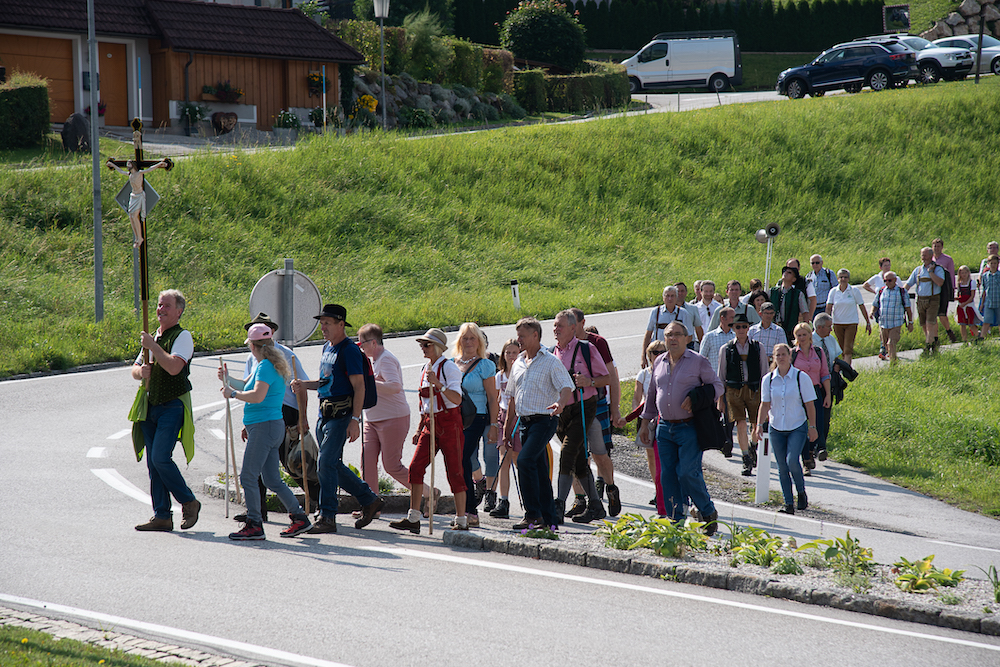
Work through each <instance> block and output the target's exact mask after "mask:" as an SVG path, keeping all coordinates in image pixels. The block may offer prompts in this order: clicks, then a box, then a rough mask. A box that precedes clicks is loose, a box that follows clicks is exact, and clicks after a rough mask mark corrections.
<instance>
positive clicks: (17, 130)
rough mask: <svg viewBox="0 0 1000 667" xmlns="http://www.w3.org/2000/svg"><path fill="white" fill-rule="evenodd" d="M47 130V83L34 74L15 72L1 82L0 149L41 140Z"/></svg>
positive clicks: (26, 144)
mask: <svg viewBox="0 0 1000 667" xmlns="http://www.w3.org/2000/svg"><path fill="white" fill-rule="evenodd" d="M48 131H49V87H48V82H47V81H46V80H45V79H42V78H40V77H38V76H35V75H34V74H27V73H24V72H14V73H12V74H11V75H10V76H9V77H8V79H7V82H6V83H4V84H0V149H7V148H21V147H24V146H31V145H33V144H37V143H40V142H41V141H42V140H43V139H44V137H45V135H46V134H47V133H48Z"/></svg>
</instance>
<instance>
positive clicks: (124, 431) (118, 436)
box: [108, 426, 132, 440]
mask: <svg viewBox="0 0 1000 667" xmlns="http://www.w3.org/2000/svg"><path fill="white" fill-rule="evenodd" d="M130 433H132V427H131V426H130V427H128V428H126V429H122V430H121V431H118V432H117V433H112V434H111V435H109V436H108V440H121V439H122V438H124V437H125V436H126V435H129V434H130Z"/></svg>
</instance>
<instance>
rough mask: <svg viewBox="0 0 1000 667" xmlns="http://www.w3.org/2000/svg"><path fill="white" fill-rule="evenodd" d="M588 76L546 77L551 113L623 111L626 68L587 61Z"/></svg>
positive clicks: (625, 98)
mask: <svg viewBox="0 0 1000 667" xmlns="http://www.w3.org/2000/svg"><path fill="white" fill-rule="evenodd" d="M587 64H588V65H589V67H590V69H591V70H593V71H591V72H588V73H582V74H570V75H567V76H548V77H545V84H546V93H547V96H548V100H549V110H550V111H583V110H589V109H598V108H600V109H608V108H615V107H622V106H624V105H626V104H627V103H628V100H629V92H628V77H627V76H626V75H625V68H624V67H622V66H621V65H618V64H614V63H599V62H596V61H588V63H587Z"/></svg>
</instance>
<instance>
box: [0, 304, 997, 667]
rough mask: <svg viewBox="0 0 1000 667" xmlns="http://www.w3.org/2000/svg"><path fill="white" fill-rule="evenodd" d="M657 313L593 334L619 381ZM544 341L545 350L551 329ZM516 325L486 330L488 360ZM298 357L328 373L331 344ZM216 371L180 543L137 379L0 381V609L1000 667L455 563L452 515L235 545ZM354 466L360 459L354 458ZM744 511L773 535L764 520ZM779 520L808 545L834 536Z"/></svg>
mask: <svg viewBox="0 0 1000 667" xmlns="http://www.w3.org/2000/svg"><path fill="white" fill-rule="evenodd" d="M647 312H648V311H646V309H641V310H637V311H628V312H623V313H611V314H601V315H595V316H592V317H591V318H590V320H589V321H590V323H593V324H596V325H597V326H598V327H599V328H600V329H601V331H602V332H603V333H605V334H606V335H607V336H608V337H609V339H610V341H611V344H612V346H613V350H614V352H615V354H616V358H617V359H618V361H619V366H620V368H621V372H622V375H623V376H629V375H631V374H634V373H635V372H636V371H637V370H638V359H639V355H638V349H639V345H640V343H641V332H642V330H643V327H644V324H645V321H646V313H647ZM355 324H360V322H355ZM544 330H545V336H544V340H546V341H551V340H552V338H551V324H550V323H545V324H544ZM512 331H513V327H510V326H506V327H491V328H490V329H489V330H488V332H489V336H490V340H491V341H492V344H493V346H494V347H498V346H499V344H500V343H501V342H502V341H503V340H504V339H505V338H506V337H507V336H509V335H510V334H511V333H512ZM453 337H454V335H452V338H453ZM387 343H388V345H387V346H388V347H389V349H391V350H393V351H394V352H395V353H396V354H397V356H398V357H399V358H400V360H401V362H402V364H403V366H404V369H405V371H404V372H405V374H406V378H405V384H406V386H407V387H408V388H411V389H412V388H413V387H415V386H416V380H417V373H418V372H419V365H420V359H421V357H420V352H419V347H418V346H417V344H416V343H415V342H414V340H413V339H412V338H396V339H389V340H388V341H387ZM300 353H301V355H302V356H303V361H304V364H305V366H306V368H307V369H310V370H312V369H315V368H318V358H319V348H318V347H315V346H307V347H303V348H300ZM242 357H243V355H233V356H230V357H228V359H229V360H230V363H231V364H237V363H238V362H239V361H241V360H242ZM217 365H218V361H217V358H215V357H198V358H196V359H195V360H194V361H193V363H192V382H193V384H194V391H193V395H192V398H193V405H194V406H195V414H196V424H197V436H196V443H197V454H196V456H195V458H194V461H193V462H192V464H191V466H190V467H188V468H185V467H184V466H183V457H182V455H181V454H180V450H179V448H178V450H177V453H176V456H175V458H176V459H177V460H178V461H179V462H180V464H181V469H182V471H183V473H184V475H185V477H186V479H187V480H188V482H189V484H191V486H192V488H194V489H195V491H196V493H198V495H199V497H200V498H201V500H202V502H203V503H204V508H203V510H202V515H201V519H200V521H199V523H198V525H197V526H196V527H195V528H194V529H192V530H191V531H186V532H183V533H182V532H180V531H177V532H174V533H171V534H140V533H137V532H135V531H134V530H133V526H134V525H135V524H137V523H141V522H143V521H144V520H145V519H146V518H147V517H148V516H149V515H150V508H149V504H148V498H147V497H146V496H145V494H146V493H147V492H148V479H147V476H146V469H145V465H144V464H138V463H136V461H135V458H134V455H133V454H132V451H131V443H130V440H129V438H128V435H127V432H128V428H129V424H128V422H127V421H126V414H127V412H128V408H129V406H130V404H131V401H132V398H133V396H134V393H135V388H136V387H135V383H134V382H133V381H132V380H131V378H130V377H129V375H128V370H127V369H126V368H115V369H110V370H103V371H97V372H88V373H73V374H66V375H57V376H51V377H45V378H38V379H31V380H20V381H8V382H2V383H0V414H2V415H3V423H4V426H5V429H4V433H5V436H6V437H5V438H4V439H3V440H2V442H0V453H2V460H3V461H4V465H3V466H2V467H0V489H2V490H3V491H2V493H3V499H4V501H5V502H4V507H5V510H4V514H3V520H2V521H0V603H3V604H8V605H11V606H18V605H19V604H20V605H28V604H31V603H29V602H27V601H29V600H31V601H40V602H44V603H52V604H58V605H66V606H69V607H73V608H75V609H76V610H77V611H74V612H64V613H65V614H66V615H67V616H71V617H72V616H76V617H80V618H85V617H86V615H87V613H90V612H94V613H100V614H111V615H115V616H117V617H120V620H119V621H117V622H116V623H115V624H114V625H117V626H120V629H122V630H127V629H130V628H131V629H133V630H135V629H136V627H137V624H138V623H140V622H141V623H142V624H145V625H142V626H141V627H138V630H139V631H140V632H141V633H142V634H145V635H149V636H151V637H156V638H161V639H163V640H165V641H168V642H172V643H178V644H185V645H200V646H203V647H205V648H206V649H210V650H216V651H225V652H229V653H232V654H236V655H241V656H246V657H248V658H251V659H255V660H262V661H267V662H273V663H275V664H332V663H341V664H348V665H359V666H360V665H385V664H414V665H421V664H429V663H432V662H433V663H434V664H439V665H466V664H469V663H470V662H473V663H477V662H478V663H485V664H515V663H517V664H525V665H536V664H537V665H553V664H581V663H589V662H594V661H599V662H611V661H613V662H617V663H620V664H629V665H631V664H636V665H664V664H670V665H727V666H731V665H750V664H760V663H762V662H764V661H766V662H768V663H772V664H790V663H792V662H800V661H801V662H803V663H805V664H815V665H843V664H879V665H884V666H889V665H900V666H905V667H914V666H916V665H935V666H936V665H942V664H966V665H996V664H1000V639H998V638H992V637H984V636H981V635H968V634H964V633H961V632H957V631H951V630H946V629H940V628H932V627H927V626H912V625H908V624H906V623H902V622H898V621H892V620H888V619H880V618H872V617H867V616H861V615H856V614H851V613H849V612H842V611H838V610H831V609H824V608H817V607H808V606H802V605H798V604H795V603H791V602H787V601H781V600H768V599H764V598H758V597H751V596H744V595H741V594H736V593H730V592H726V591H717V590H709V589H701V588H694V587H688V586H684V585H680V584H674V583H671V582H665V581H655V580H648V579H637V578H635V577H630V576H627V575H619V574H615V573H607V572H600V571H594V570H589V569H588V570H581V569H577V568H574V567H571V566H566V565H561V564H557V563H551V562H540V561H530V560H525V559H520V558H515V557H508V556H505V555H501V554H493V553H480V552H476V553H472V552H464V551H461V550H452V549H450V548H447V547H444V546H442V544H441V541H440V539H441V538H440V532H441V531H443V530H445V529H446V523H445V521H439V522H438V524H437V526H436V528H435V535H434V536H433V537H430V536H428V535H426V530H425V533H424V534H423V535H421V536H411V535H409V534H399V533H397V532H395V531H392V530H391V529H389V528H388V526H387V520H386V518H383V519H382V520H378V521H376V522H374V523H373V524H372V525H371V526H369V527H368V528H366V529H364V530H360V531H357V530H354V528H353V526H352V525H351V522H350V520H349V519H347V518H346V517H342V518H341V521H340V524H341V532H340V533H339V534H337V535H324V536H309V537H306V538H303V539H293V540H282V539H280V538H278V537H277V532H278V531H279V530H280V528H281V527H282V526H281V525H280V524H277V523H272V524H268V525H267V527H266V530H267V532H268V537H269V539H268V540H267V541H266V542H261V543H242V544H236V543H232V542H231V541H230V540H228V538H227V537H226V536H227V534H228V532H230V531H231V530H233V529H234V528H235V526H236V524H234V522H233V521H232V520H227V519H225V518H224V516H223V515H224V507H223V504H224V503H223V501H222V500H218V499H209V498H206V497H205V496H204V495H203V494H201V493H200V488H201V483H202V481H203V480H204V479H205V478H206V477H208V476H210V475H213V474H216V473H219V472H221V471H222V469H223V456H224V454H223V451H224V450H223V449H222V442H223V441H222V439H221V429H222V428H224V427H223V420H222V418H221V415H220V410H221V408H222V407H223V403H222V402H221V401H220V398H219V392H218V381H217V380H216V378H215V369H216V367H217ZM408 395H409V396H410V398H411V403H414V400H413V399H414V394H413V392H412V391H410V392H409V393H408ZM312 405H313V407H315V398H314V399H313V403H312ZM235 416H236V418H237V419H239V417H240V412H239V411H238V410H237V412H236V415H235ZM411 453H412V449H411V448H409V447H408V448H407V450H406V451H405V452H404V459H405V460H408V458H409V456H410V455H411ZM358 454H359V448H358V447H357V446H356V445H354V446H352V447H349V448H348V450H347V453H346V457H345V458H346V459H347V460H350V461H355V462H356V461H357V460H358ZM722 465H725V462H722ZM814 479H815V478H814ZM833 481H836V480H833ZM441 483H443V480H442V482H441ZM811 483H812V482H811ZM619 484H620V486H621V488H622V496H623V500H624V501H625V504H626V511H644V512H645V511H648V506H647V505H646V504H645V502H646V500H647V499H648V498H649V488H648V483H640V482H638V481H635V482H632V481H629V480H622V479H620V480H619ZM774 488H776V487H774ZM867 492H868V491H866V493H867ZM873 493H874V492H873ZM811 494H812V491H811ZM873 502H874V501H873ZM727 511H729V510H728V508H727ZM731 511H732V512H734V513H737V512H741V513H744V514H745V515H746V516H748V517H750V519H752V520H753V521H754V522H755V523H758V524H760V523H762V519H761V516H759V515H756V514H754V512H757V510H754V509H753V508H750V509H749V510H748V511H747V512H744V510H738V509H736V508H734V509H732V510H731ZM176 514H177V516H178V517H179V511H178V512H176ZM767 515H768V517H773V514H772V513H767ZM279 518H280V517H279ZM750 519H748V520H750ZM792 519H793V518H788V520H792ZM813 523H814V524H815V523H816V522H813ZM783 525H784V528H785V529H787V530H788V531H790V532H793V533H801V534H803V535H805V534H809V533H812V534H818V532H822V531H823V530H825V531H826V534H830V533H831V532H833V531H835V530H836V529H835V528H833V527H830V526H827V527H825V529H824V527H823V526H821V525H820V526H815V525H810V524H808V523H806V522H800V523H798V524H778V529H779V530H780V529H781V528H782V526H783ZM567 529H568V530H586V528H582V527H579V526H572V527H569V528H567ZM871 532H872V533H873V534H875V533H877V532H878V531H871ZM886 535H887V537H886V539H892V534H891V533H887V534H886ZM910 539H917V538H910ZM987 546H988V545H987ZM959 547H961V545H959ZM974 551H975V548H974V547H973V548H971V549H968V548H967V549H966V550H965V552H964V553H974ZM991 551H993V550H992V549H989V548H986V549H985V551H983V552H982V553H987V552H991ZM907 553H909V552H907ZM895 555H898V553H893V554H892V556H895ZM911 555H913V556H923V555H925V554H924V553H922V552H921V553H911ZM876 556H878V550H876ZM993 556H995V554H992V553H991V554H989V558H990V559H991V560H992V558H993ZM938 561H939V562H944V561H943V559H942V557H939V559H938ZM12 596H14V598H16V599H12ZM102 627H105V626H104V625H102ZM191 633H199V634H196V635H192V634H191ZM275 651H281V652H284V653H280V654H277V653H275Z"/></svg>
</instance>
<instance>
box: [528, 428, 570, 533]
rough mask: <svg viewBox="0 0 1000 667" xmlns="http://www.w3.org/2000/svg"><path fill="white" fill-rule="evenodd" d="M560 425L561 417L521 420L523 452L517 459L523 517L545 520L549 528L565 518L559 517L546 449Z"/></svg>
mask: <svg viewBox="0 0 1000 667" xmlns="http://www.w3.org/2000/svg"><path fill="white" fill-rule="evenodd" d="M558 424H559V418H558V417H550V416H548V415H532V416H531V417H528V418H523V417H522V418H521V452H520V453H519V454H518V455H517V470H518V472H520V473H521V480H520V481H521V501H522V502H523V503H524V515H525V517H527V518H529V519H544V520H545V523H546V524H548V525H555V524H557V523H558V522H559V521H558V519H560V518H562V517H557V516H556V503H555V501H554V500H553V499H552V480H551V479H550V478H549V453H548V449H547V448H546V445H548V444H549V440H551V439H552V436H553V435H555V432H556V426H557V425H558Z"/></svg>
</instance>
